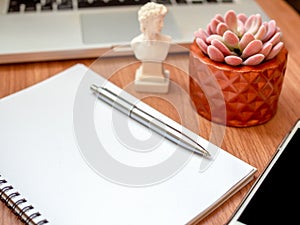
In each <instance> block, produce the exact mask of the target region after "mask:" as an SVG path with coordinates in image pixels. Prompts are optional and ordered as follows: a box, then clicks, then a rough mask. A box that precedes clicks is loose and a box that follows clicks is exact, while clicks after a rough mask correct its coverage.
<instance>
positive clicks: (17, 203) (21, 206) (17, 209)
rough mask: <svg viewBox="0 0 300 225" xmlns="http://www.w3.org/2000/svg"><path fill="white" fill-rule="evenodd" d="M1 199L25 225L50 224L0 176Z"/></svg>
mask: <svg viewBox="0 0 300 225" xmlns="http://www.w3.org/2000/svg"><path fill="white" fill-rule="evenodd" d="M0 199H1V201H2V202H4V203H5V204H6V206H7V207H8V208H9V209H10V210H12V212H13V213H14V214H15V215H16V216H17V217H18V218H19V219H20V220H21V221H22V222H24V223H25V224H28V225H43V224H47V223H49V222H48V220H47V219H45V218H42V215H41V214H40V213H39V212H37V211H35V209H34V207H33V206H32V205H30V204H29V203H28V202H27V200H26V199H25V198H23V197H22V196H21V194H20V193H19V192H17V191H16V190H15V189H14V187H13V186H12V185H10V184H9V183H8V182H7V181H6V180H5V179H3V178H2V177H1V175H0Z"/></svg>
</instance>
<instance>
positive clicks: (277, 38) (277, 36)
mask: <svg viewBox="0 0 300 225" xmlns="http://www.w3.org/2000/svg"><path fill="white" fill-rule="evenodd" d="M280 39H281V33H280V32H277V33H276V34H275V35H274V36H273V37H272V38H271V39H270V40H268V43H271V44H272V45H273V46H275V45H276V44H277V43H279V42H280Z"/></svg>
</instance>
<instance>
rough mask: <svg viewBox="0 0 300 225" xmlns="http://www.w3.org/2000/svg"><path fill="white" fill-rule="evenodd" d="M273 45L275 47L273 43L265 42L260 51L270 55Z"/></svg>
mask: <svg viewBox="0 0 300 225" xmlns="http://www.w3.org/2000/svg"><path fill="white" fill-rule="evenodd" d="M272 47H273V45H272V44H271V43H265V44H263V47H262V49H261V51H260V53H261V54H263V55H264V56H267V55H269V53H270V51H271V49H272Z"/></svg>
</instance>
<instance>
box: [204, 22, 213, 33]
mask: <svg viewBox="0 0 300 225" xmlns="http://www.w3.org/2000/svg"><path fill="white" fill-rule="evenodd" d="M206 33H207V34H208V35H212V34H213V33H212V31H211V30H210V23H209V24H207V26H206Z"/></svg>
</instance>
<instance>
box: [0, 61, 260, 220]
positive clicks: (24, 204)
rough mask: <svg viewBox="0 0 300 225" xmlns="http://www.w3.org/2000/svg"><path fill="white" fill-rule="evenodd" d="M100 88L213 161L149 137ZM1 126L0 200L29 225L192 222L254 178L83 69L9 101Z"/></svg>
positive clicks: (1, 110) (0, 105) (1, 103)
mask: <svg viewBox="0 0 300 225" xmlns="http://www.w3.org/2000/svg"><path fill="white" fill-rule="evenodd" d="M93 83H96V84H98V85H100V86H105V87H106V88H109V89H110V90H113V92H114V93H117V94H118V95H120V94H122V96H124V98H126V99H128V101H131V102H135V103H136V104H138V105H139V107H141V108H143V109H144V110H145V111H146V112H148V113H151V114H152V115H155V116H160V118H161V119H162V120H163V121H169V122H172V123H173V125H174V126H177V127H181V128H182V129H183V131H185V132H186V133H187V134H189V135H190V137H192V138H194V139H195V140H197V141H198V142H199V143H200V144H201V145H202V146H205V148H207V149H209V151H210V153H211V154H212V155H213V156H212V158H211V159H206V158H204V157H201V156H199V155H196V154H193V153H192V152H190V151H187V150H185V149H182V148H179V147H178V146H176V144H174V143H173V142H170V141H168V140H166V139H164V138H163V137H161V136H159V135H158V134H156V133H149V130H148V129H147V128H145V127H144V126H141V125H140V124H139V123H137V122H135V121H134V120H131V119H130V118H128V117H127V116H125V115H124V114H122V113H120V112H119V111H116V110H114V109H113V108H112V107H111V106H109V105H108V104H106V103H104V102H103V101H101V100H99V99H97V98H96V96H95V95H94V94H93V93H92V92H91V90H90V85H91V84H93ZM0 124H1V127H0V136H1V142H0V155H1V157H0V175H1V177H0V197H1V200H2V201H4V202H5V203H6V204H7V205H8V206H9V207H10V208H11V210H12V211H14V212H15V213H16V214H17V215H18V216H19V218H21V219H22V220H23V221H24V222H25V223H27V224H39V225H41V224H51V225H62V224H72V225H83V224H89V225H99V224H105V225H119V224H124V225H125V224H128V225H129V224H130V225H140V224H149V225H152V224H156V225H169V224H170V225H171V224H172V225H182V224H189V223H192V222H196V221H200V220H201V219H203V218H204V217H205V216H206V215H208V214H209V213H210V212H212V210H214V209H215V208H216V207H218V206H219V205H220V204H222V203H223V202H224V201H226V200H227V199H228V198H229V197H230V196H232V195H233V194H234V193H236V192H237V191H238V190H240V189H241V188H242V187H243V186H244V185H246V184H247V183H248V182H249V181H250V180H251V179H252V178H253V176H254V173H255V172H256V168H254V167H253V166H251V165H249V164H248V163H246V162H244V161H242V160H240V159H238V158H236V157H235V156H233V155H231V154H229V153H228V152H226V151H224V150H222V149H220V148H219V147H217V146H215V145H213V144H212V143H210V142H208V141H207V140H205V139H203V138H201V137H200V136H198V135H197V134H195V133H193V132H191V131H190V130H188V129H187V128H185V127H182V126H181V125H180V124H178V123H176V122H175V121H173V120H171V119H170V118H168V117H166V116H164V115H163V114H161V113H159V112H158V111H157V110H155V109H153V108H152V107H150V106H149V105H146V104H145V103H143V102H142V101H139V100H138V99H136V98H135V97H133V95H131V94H129V93H128V92H126V93H124V92H123V91H122V90H121V89H120V88H118V87H117V86H115V85H113V84H112V83H110V82H108V81H107V80H105V79H104V78H103V77H101V76H100V75H98V74H96V73H95V72H93V71H92V70H90V69H88V68H87V67H86V66H84V65H81V64H77V65H74V66H72V67H70V68H69V69H67V70H65V71H63V72H61V73H59V74H57V75H55V76H53V77H51V78H48V79H47V80H45V81H42V82H41V83H38V84H36V85H34V86H31V87H29V88H27V89H24V90H22V91H20V92H17V93H15V94H12V95H10V96H7V97H4V98H2V99H1V100H0Z"/></svg>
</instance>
